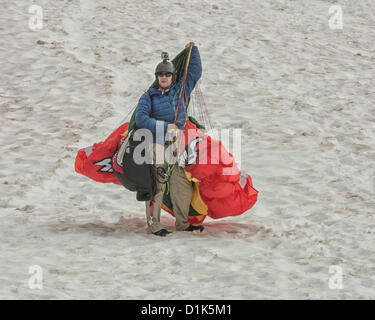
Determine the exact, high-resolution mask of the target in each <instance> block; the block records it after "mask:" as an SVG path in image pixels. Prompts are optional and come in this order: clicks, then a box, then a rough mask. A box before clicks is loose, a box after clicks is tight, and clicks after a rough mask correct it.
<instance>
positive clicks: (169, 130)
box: [167, 123, 178, 132]
mask: <svg viewBox="0 0 375 320" xmlns="http://www.w3.org/2000/svg"><path fill="white" fill-rule="evenodd" d="M175 130H178V127H177V126H176V125H175V124H174V123H170V124H168V127H167V132H171V131H175Z"/></svg>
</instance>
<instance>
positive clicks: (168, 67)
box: [155, 52, 176, 83]
mask: <svg viewBox="0 0 375 320" xmlns="http://www.w3.org/2000/svg"><path fill="white" fill-rule="evenodd" d="M161 58H162V59H163V61H162V62H160V63H159V64H158V65H157V66H156V69H155V79H156V82H157V80H158V79H157V74H158V73H159V72H170V73H172V74H173V78H172V83H173V82H174V81H175V79H176V68H175V66H174V64H173V63H172V62H169V61H168V60H169V55H168V52H162V54H161Z"/></svg>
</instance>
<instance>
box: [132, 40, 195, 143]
mask: <svg viewBox="0 0 375 320" xmlns="http://www.w3.org/2000/svg"><path fill="white" fill-rule="evenodd" d="M201 75H202V64H201V59H200V55H199V51H198V48H197V47H196V46H194V47H193V49H192V53H191V58H190V64H189V69H188V75H187V80H186V84H185V92H186V95H185V97H184V99H186V98H187V97H188V96H189V95H190V93H191V92H192V91H193V89H194V87H195V85H196V83H197V81H198V80H199V79H200V77H201ZM182 80H183V79H182V78H181V79H180V81H178V82H177V83H174V84H173V85H172V86H171V88H170V89H169V91H168V92H165V93H163V92H162V91H160V90H158V85H155V86H153V87H150V88H149V90H148V91H147V92H145V93H144V94H143V95H142V97H141V98H140V99H139V102H138V107H137V112H136V115H135V123H136V125H137V127H139V128H146V129H149V130H150V131H151V132H152V134H153V137H154V142H156V137H155V134H156V127H157V126H158V127H159V126H162V127H164V134H166V132H167V127H168V124H169V123H174V120H175V113H176V108H177V102H178V96H179V93H180V89H181V85H182ZM151 104H152V108H151ZM177 119H178V120H177V123H176V125H177V127H178V128H179V129H182V130H183V129H184V126H185V122H186V110H185V108H181V110H180V112H179V115H178V116H177ZM164 137H165V136H164ZM163 142H164V141H163ZM158 143H162V141H158Z"/></svg>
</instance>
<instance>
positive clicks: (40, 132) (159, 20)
mask: <svg viewBox="0 0 375 320" xmlns="http://www.w3.org/2000/svg"><path fill="white" fill-rule="evenodd" d="M33 3H34V2H31V1H26V0H20V1H10V0H3V1H2V7H3V11H2V14H1V15H0V47H1V50H0V71H1V77H0V119H1V126H0V143H1V153H0V194H1V196H0V218H1V224H0V243H1V246H0V259H1V260H0V298H2V299H10V298H16V299H41V298H47V299H67V298H73V299H79V298H88V299H99V298H102V299H146V298H147V299H260V298H266V299H276V298H282V299H312V298H318V299H328V298H332V299H349V298H354V299H370V298H372V299H374V298H375V258H374V257H375V255H374V249H375V245H374V243H375V241H374V240H375V239H374V226H375V222H374V213H375V200H374V194H375V176H374V172H375V142H374V141H375V132H374V127H375V126H374V124H375V81H374V79H375V72H374V63H375V47H374V43H375V25H374V22H375V4H374V2H373V1H372V0H362V1H358V2H356V3H355V2H353V1H340V0H339V1H319V0H301V1H292V0H285V1H281V0H279V1H271V0H259V1H240V0H234V1H229V0H225V1H224V0H223V1H220V2H217V1H207V0H206V1H198V0H195V1H179V0H176V1H166V0H159V1H157V2H155V1H119V0H103V1H89V0H85V1H78V0H71V1H47V0H40V1H38V4H39V5H41V7H42V8H43V13H44V20H43V21H44V26H43V28H42V29H41V30H36V31H32V30H31V29H30V28H29V26H28V24H29V19H30V16H31V14H30V13H29V12H28V9H29V6H30V5H31V4H33ZM333 4H339V5H341V6H342V9H343V17H344V24H343V29H342V30H331V29H330V28H329V25H328V20H329V18H330V17H329V13H328V10H329V8H330V6H331V5H333ZM188 41H195V43H196V44H197V45H198V46H199V49H200V52H201V57H202V61H203V77H202V80H201V83H200V84H201V88H202V90H203V93H204V95H205V100H206V103H207V108H208V111H209V114H210V115H211V120H213V123H214V124H215V125H216V126H217V128H233V127H235V128H241V129H242V147H243V148H242V170H244V171H246V172H247V173H249V174H250V175H251V176H252V178H253V183H254V187H255V188H256V189H257V190H259V191H260V193H259V199H258V202H257V203H256V205H255V206H254V208H253V209H251V210H250V211H249V212H247V213H245V214H244V215H242V216H239V217H234V218H228V219H223V220H216V221H214V220H210V219H207V220H206V222H205V226H206V230H205V231H204V232H203V233H201V234H185V233H177V232H175V233H173V234H172V235H171V236H170V237H167V238H163V239H159V238H157V237H153V236H149V235H147V234H146V233H145V226H146V224H145V219H144V207H143V204H142V203H137V202H136V200H135V197H134V194H132V193H130V192H127V191H126V190H125V189H124V188H122V187H119V186H115V185H109V184H100V183H96V182H94V181H91V180H89V179H88V178H86V177H83V176H80V175H78V174H76V173H75V172H74V159H75V155H76V152H77V150H78V149H79V148H82V147H85V146H89V145H91V144H92V143H93V142H98V141H101V140H103V139H104V138H105V137H106V136H107V135H108V134H109V133H111V132H112V130H113V129H114V128H115V127H116V126H118V125H119V124H120V123H121V120H122V119H123V118H124V117H125V116H126V114H127V113H128V112H129V111H130V109H131V108H132V107H133V106H134V105H135V104H136V103H137V101H138V98H139V97H140V95H141V94H142V92H143V91H144V90H145V89H146V88H147V86H148V85H149V84H150V83H151V82H152V80H153V70H154V67H155V65H156V64H157V63H158V62H159V57H160V52H161V51H164V50H166V51H169V53H170V54H171V55H172V56H173V55H174V54H176V53H178V52H179V51H180V50H181V49H182V48H183V47H184V45H185V44H186V43H187V42H188ZM163 222H164V223H165V224H166V225H167V226H168V227H170V228H171V229H173V223H174V220H173V219H172V218H171V217H170V216H169V215H168V214H167V213H164V215H163ZM33 265H38V266H40V267H41V268H42V270H43V289H42V290H32V289H30V288H29V284H28V283H29V279H30V277H31V275H30V274H29V267H30V266H33ZM332 265H336V266H339V267H341V268H342V271H343V288H342V289H339V290H332V289H330V288H329V285H328V284H329V280H330V277H332V276H333V275H332V274H330V273H329V268H330V266H332Z"/></svg>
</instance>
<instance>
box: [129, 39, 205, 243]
mask: <svg viewBox="0 0 375 320" xmlns="http://www.w3.org/2000/svg"><path fill="white" fill-rule="evenodd" d="M190 46H192V51H191V58H190V63H189V68H188V73H187V77H186V82H185V93H186V96H187V97H188V96H189V95H190V93H191V92H192V91H193V89H194V87H195V85H196V83H197V82H198V80H199V79H200V77H201V75H202V64H201V59H200V54H199V51H198V47H197V46H195V44H194V43H193V42H189V43H188V44H187V45H186V46H185V49H186V50H188V49H189V48H190ZM164 54H165V53H164ZM155 77H156V84H155V85H154V86H151V87H150V88H149V90H148V91H147V92H145V93H144V94H143V95H142V96H141V98H140V99H139V102H138V108H137V111H136V116H135V122H136V126H137V127H138V128H144V129H148V130H150V131H151V132H152V135H153V139H154V140H153V157H154V164H155V167H156V169H158V168H163V169H166V168H167V166H168V163H166V162H164V163H157V162H155V160H156V153H157V152H158V151H157V150H162V151H164V150H165V149H166V148H167V147H168V143H169V140H168V138H167V137H168V134H175V133H176V131H177V130H183V129H184V125H185V122H186V111H185V108H180V110H179V111H178V116H177V117H176V112H177V111H176V110H177V101H178V96H179V93H180V89H181V86H182V81H183V79H180V80H179V81H178V82H177V81H176V69H175V66H174V65H173V63H172V62H169V61H168V59H167V58H164V60H163V61H162V62H160V63H159V64H158V65H157V66H156V69H155ZM176 119H177V120H176ZM175 122H176V123H175ZM157 128H163V129H164V133H165V135H162V137H163V138H162V139H159V138H158V139H157V134H156V131H157ZM171 167H172V171H171V173H170V175H169V190H170V197H171V202H172V206H173V213H174V215H175V217H176V221H175V229H176V231H194V230H200V231H203V226H201V225H199V226H197V225H192V224H190V223H189V222H188V213H189V208H190V202H191V199H192V195H193V186H192V182H191V181H189V180H188V179H187V178H186V176H185V171H184V169H183V168H181V167H179V166H178V165H177V164H174V165H173V166H171ZM162 199H163V183H162V182H160V180H159V179H156V193H155V196H154V198H153V201H146V219H147V232H148V233H152V234H154V235H158V236H166V235H167V234H168V233H170V232H169V231H168V230H166V229H165V228H164V226H163V225H162V224H161V223H160V213H161V203H162Z"/></svg>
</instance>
